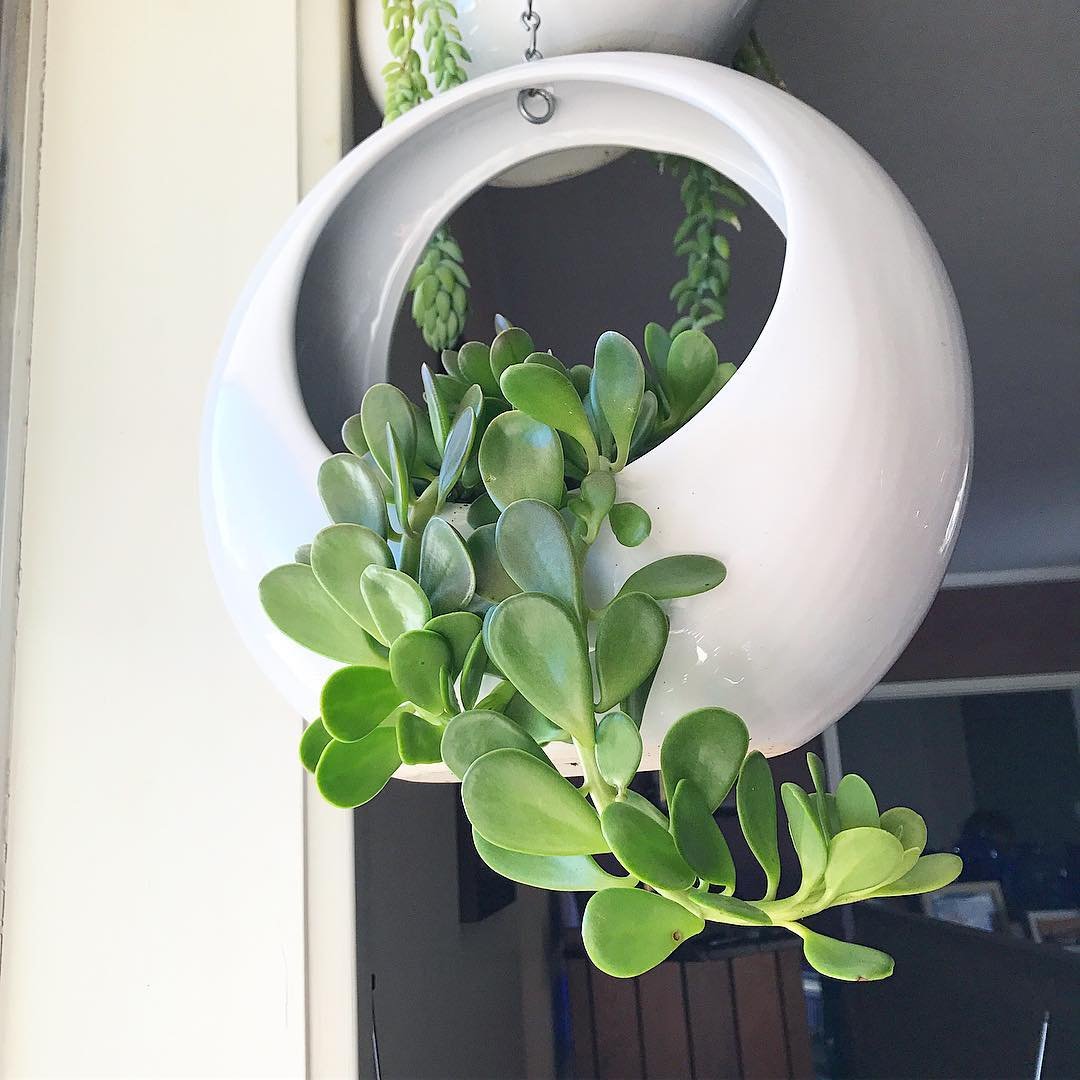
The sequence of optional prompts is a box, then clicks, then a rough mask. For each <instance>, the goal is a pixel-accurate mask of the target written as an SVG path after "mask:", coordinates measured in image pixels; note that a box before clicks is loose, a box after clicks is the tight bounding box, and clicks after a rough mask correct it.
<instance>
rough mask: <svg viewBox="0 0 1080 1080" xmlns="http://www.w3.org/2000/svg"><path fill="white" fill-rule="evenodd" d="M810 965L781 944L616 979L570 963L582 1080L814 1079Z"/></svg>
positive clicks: (577, 1072) (576, 1066)
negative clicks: (807, 994)
mask: <svg viewBox="0 0 1080 1080" xmlns="http://www.w3.org/2000/svg"><path fill="white" fill-rule="evenodd" d="M801 960H802V952H801V948H800V946H799V943H798V942H797V941H794V940H792V939H790V938H778V939H773V940H769V941H765V942H761V943H760V944H734V945H731V946H726V947H723V948H721V949H714V950H712V951H710V952H709V953H707V954H702V955H701V956H700V957H696V956H688V957H687V958H685V959H674V958H673V959H672V960H669V961H667V962H665V963H663V964H661V965H660V966H659V967H657V968H654V969H653V970H652V971H650V972H647V973H646V974H645V975H642V976H640V977H639V978H637V979H613V978H611V977H610V976H607V975H604V974H603V973H601V972H599V971H597V970H596V969H595V968H594V967H593V966H592V965H591V964H590V963H589V962H588V960H586V959H585V958H584V956H574V955H571V956H570V957H568V959H567V961H566V964H567V977H568V983H569V1004H570V1014H571V1022H572V1029H573V1031H572V1036H573V1076H574V1078H575V1080H591V1078H597V1080H635V1078H642V1080H676V1078H678V1080H681V1078H683V1077H688V1078H693V1080H721V1078H723V1080H728V1078H731V1080H777V1078H790V1080H809V1078H812V1077H813V1075H814V1070H813V1065H812V1062H811V1049H810V1038H809V1034H808V1031H807V1020H806V1003H805V999H804V996H803V987H802V974H801Z"/></svg>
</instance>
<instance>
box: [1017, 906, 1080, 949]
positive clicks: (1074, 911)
mask: <svg viewBox="0 0 1080 1080" xmlns="http://www.w3.org/2000/svg"><path fill="white" fill-rule="evenodd" d="M1027 926H1028V933H1029V934H1030V935H1031V940H1032V941H1035V942H1038V943H1039V944H1040V945H1044V944H1045V945H1058V946H1060V947H1061V948H1063V949H1067V950H1068V951H1069V952H1080V908H1064V909H1060V910H1057V911H1029V912H1028V913H1027Z"/></svg>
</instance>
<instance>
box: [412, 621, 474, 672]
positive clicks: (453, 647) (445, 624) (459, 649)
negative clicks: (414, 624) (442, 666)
mask: <svg viewBox="0 0 1080 1080" xmlns="http://www.w3.org/2000/svg"><path fill="white" fill-rule="evenodd" d="M424 629H425V630H434V631H435V633H436V634H440V635H442V637H444V638H446V641H447V643H448V644H449V646H450V655H451V657H452V659H451V665H450V666H451V670H452V671H454V672H455V673H456V672H459V671H460V670H461V669H462V668H463V667H464V666H465V658H466V657H467V656H468V655H469V649H471V648H472V644H473V641H475V640H476V638H477V637H478V636H479V634H480V616H479V615H474V614H473V613H472V612H471V611H451V612H450V613H449V614H447V615H436V616H435V617H434V618H433V619H430V620H429V621H428V622H426V623H425V624H424Z"/></svg>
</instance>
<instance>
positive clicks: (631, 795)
mask: <svg viewBox="0 0 1080 1080" xmlns="http://www.w3.org/2000/svg"><path fill="white" fill-rule="evenodd" d="M623 802H625V803H629V805H630V806H633V807H635V808H636V809H638V810H640V811H641V812H642V813H643V814H645V815H647V816H648V817H651V818H652V819H653V821H655V822H656V824H657V825H659V826H660V827H661V828H664V829H668V828H670V827H671V823H670V822H669V821H668V819H667V815H666V814H665V813H664V812H663V811H662V810H659V809H657V808H656V807H655V806H653V804H652V803H651V802H650V801H649V800H648V799H646V798H645V796H644V795H639V794H638V793H637V792H636V791H635V790H634V789H633V788H627V789H626V791H624V792H623Z"/></svg>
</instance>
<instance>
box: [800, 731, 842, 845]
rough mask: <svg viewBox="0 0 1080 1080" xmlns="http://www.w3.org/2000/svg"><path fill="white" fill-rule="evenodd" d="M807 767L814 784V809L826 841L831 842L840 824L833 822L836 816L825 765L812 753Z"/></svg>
mask: <svg viewBox="0 0 1080 1080" xmlns="http://www.w3.org/2000/svg"><path fill="white" fill-rule="evenodd" d="M806 767H807V768H808V769H809V770H810V779H811V780H812V781H813V783H814V796H813V799H814V808H815V810H816V811H817V816H818V822H819V824H820V825H821V831H822V832H823V833H824V834H825V839H826V840H831V839H832V838H833V836H835V835H836V833H837V832H838V831H839V829H838V828H836V827H835V826H837V825H839V822H838V821H836V822H834V821H833V817H834V816H835V815H834V814H833V813H832V811H831V810H830V806H829V789H828V787H827V786H826V783H825V764H824V762H823V761H822V760H821V758H819V757H818V756H817V754H815V753H814V752H813V751H811V752H810V753H808V754H807V755H806ZM834 809H835V806H834V807H833V810H834Z"/></svg>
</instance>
